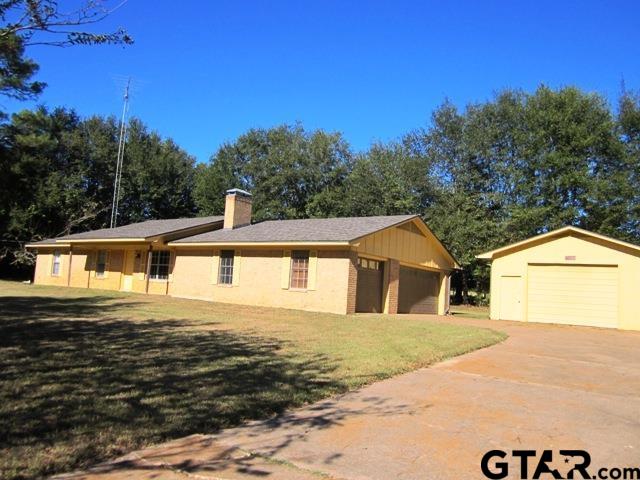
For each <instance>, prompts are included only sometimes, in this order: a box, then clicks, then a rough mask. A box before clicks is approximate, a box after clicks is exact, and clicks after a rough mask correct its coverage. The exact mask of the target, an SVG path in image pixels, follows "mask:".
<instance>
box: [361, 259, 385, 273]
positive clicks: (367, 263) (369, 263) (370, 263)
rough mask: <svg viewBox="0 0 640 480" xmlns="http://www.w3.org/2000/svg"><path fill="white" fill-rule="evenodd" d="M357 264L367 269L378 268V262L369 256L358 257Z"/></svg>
mask: <svg viewBox="0 0 640 480" xmlns="http://www.w3.org/2000/svg"><path fill="white" fill-rule="evenodd" d="M358 266H359V267H360V268H366V269H367V270H380V262H379V261H378V260H371V259H369V258H362V257H358Z"/></svg>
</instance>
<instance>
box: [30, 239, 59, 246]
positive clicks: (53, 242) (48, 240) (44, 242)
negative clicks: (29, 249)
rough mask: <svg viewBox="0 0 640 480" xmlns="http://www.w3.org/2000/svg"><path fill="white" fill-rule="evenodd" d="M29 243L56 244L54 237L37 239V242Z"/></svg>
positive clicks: (31, 243)
mask: <svg viewBox="0 0 640 480" xmlns="http://www.w3.org/2000/svg"><path fill="white" fill-rule="evenodd" d="M28 244H29V245H56V239H55V238H45V239H44V240H39V241H37V242H29V243H28Z"/></svg>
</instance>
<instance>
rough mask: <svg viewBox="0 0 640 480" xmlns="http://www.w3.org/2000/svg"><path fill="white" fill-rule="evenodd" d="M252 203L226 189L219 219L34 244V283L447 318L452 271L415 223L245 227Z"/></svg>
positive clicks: (451, 262)
mask: <svg viewBox="0 0 640 480" xmlns="http://www.w3.org/2000/svg"><path fill="white" fill-rule="evenodd" d="M251 203H252V202H251V195H250V194H249V193H247V192H244V191H242V190H238V189H233V190H229V191H228V192H227V197H226V206H225V215H224V217H222V216H220V217H203V218H190V219H172V220H152V221H148V222H142V223H137V224H132V225H126V226H123V227H118V228H113V229H102V230H95V231H90V232H83V233H79V234H74V235H67V236H64V237H59V238H55V239H48V240H43V241H40V242H34V243H32V244H30V245H28V247H29V248H33V249H35V250H36V251H37V253H38V256H37V263H36V271H35V278H34V282H35V283H36V284H42V285H60V286H74V287H85V288H102V289H110V290H121V291H132V292H140V293H149V294H162V295H171V296H175V297H183V298H195V299H202V300H210V301H217V302H227V303H236V304H247V305H259V306H269V307H283V308H295V309H303V310H311V311H324V312H333V313H341V314H345V313H355V312H384V313H434V314H435V313H438V314H444V313H445V312H446V311H447V310H448V308H449V300H448V298H449V295H448V292H449V280H450V275H451V272H452V271H453V270H454V269H456V268H458V264H457V262H456V260H455V259H454V258H453V256H452V255H451V254H450V253H449V252H448V251H447V249H446V248H445V247H444V246H443V244H442V243H441V242H440V240H438V239H437V238H436V236H435V235H434V234H433V233H432V232H431V230H430V229H429V228H428V227H427V225H426V224H425V223H424V222H423V221H422V220H421V219H420V217H419V216H417V215H398V216H377V217H349V218H326V219H303V220H275V221H265V222H260V223H254V224H252V223H251Z"/></svg>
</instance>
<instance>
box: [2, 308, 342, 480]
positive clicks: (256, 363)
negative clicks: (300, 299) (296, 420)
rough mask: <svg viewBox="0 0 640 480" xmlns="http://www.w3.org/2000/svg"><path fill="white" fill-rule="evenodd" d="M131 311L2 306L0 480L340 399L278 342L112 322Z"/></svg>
mask: <svg viewBox="0 0 640 480" xmlns="http://www.w3.org/2000/svg"><path fill="white" fill-rule="evenodd" d="M135 306H136V302H135V301H128V300H125V301H124V302H123V301H122V300H119V301H118V302H114V299H113V298H110V297H89V298H87V297H80V298H64V299H57V298H51V297H44V296H43V297H2V298H0V424H1V425H2V429H1V430H0V457H1V460H0V477H2V478H30V477H38V476H42V475H46V474H52V473H56V472H61V471H68V470H71V469H75V468H80V467H86V466H87V465H90V464H94V463H97V462H98V461H100V460H103V459H106V458H110V457H113V456H116V455H119V454H121V453H123V452H126V451H129V450H131V449H134V448H138V447H140V446H141V445H144V444H149V443H153V442H159V441H163V440H167V439H172V438H177V437H181V436H185V435H189V434H193V433H198V432H202V433H211V432H215V431H217V430H219V429H221V428H224V427H229V426H233V425H238V424H239V423H240V422H242V421H243V420H247V419H258V418H266V417H269V416H271V415H273V414H278V413H281V412H283V411H284V410H285V409H286V408H288V407H292V406H296V405H300V404H303V403H305V402H310V401H314V400H317V399H319V398H321V397H324V396H326V395H329V394H331V393H335V392H338V391H342V390H344V389H345V387H344V385H342V384H340V383H339V382H336V381H335V380H333V379H332V378H331V372H332V371H333V367H332V365H331V362H330V361H329V360H328V359H327V358H325V357H323V356H319V355H318V356H310V355H309V356H307V357H305V358H301V357H294V356H292V355H289V354H285V353H284V352H283V351H282V348H283V346H284V344H283V343H282V342H279V341H276V340H273V339H265V338H261V337H256V336H248V335H238V334H236V333H233V332H230V331H221V330H218V331H216V330H207V331H198V330H194V329H186V328H183V327H185V326H187V325H189V321H188V320H184V319H174V320H146V321H136V322H134V321H127V320H122V319H119V318H118V316H119V314H122V313H124V312H125V311H126V309H128V308H132V307H135Z"/></svg>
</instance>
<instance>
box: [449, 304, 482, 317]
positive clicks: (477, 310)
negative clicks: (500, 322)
mask: <svg viewBox="0 0 640 480" xmlns="http://www.w3.org/2000/svg"><path fill="white" fill-rule="evenodd" d="M450 311H451V315H454V316H457V317H465V318H475V319H476V320H488V319H489V307H474V306H472V305H452V306H451V309H450Z"/></svg>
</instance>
